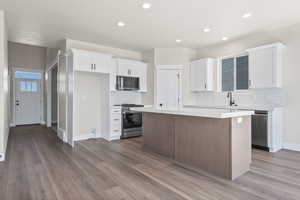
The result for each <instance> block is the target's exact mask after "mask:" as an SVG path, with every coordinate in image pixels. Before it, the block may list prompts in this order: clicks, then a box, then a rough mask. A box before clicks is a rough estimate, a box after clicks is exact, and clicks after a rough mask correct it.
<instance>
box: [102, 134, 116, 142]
mask: <svg viewBox="0 0 300 200" xmlns="http://www.w3.org/2000/svg"><path fill="white" fill-rule="evenodd" d="M102 138H103V139H105V140H107V141H112V140H119V139H120V138H121V136H120V135H116V136H111V137H108V135H104V136H103V137H102Z"/></svg>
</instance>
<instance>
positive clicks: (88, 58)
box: [72, 49, 111, 73]
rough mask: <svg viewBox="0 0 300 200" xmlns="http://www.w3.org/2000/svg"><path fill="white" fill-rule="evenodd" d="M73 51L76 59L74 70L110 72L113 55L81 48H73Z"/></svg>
mask: <svg viewBox="0 0 300 200" xmlns="http://www.w3.org/2000/svg"><path fill="white" fill-rule="evenodd" d="M72 52H73V59H74V70H76V71H85V72H98V73H110V65H111V55H107V54H101V53H97V52H92V51H85V50H80V49H72Z"/></svg>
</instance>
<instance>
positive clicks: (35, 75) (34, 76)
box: [15, 71, 42, 79]
mask: <svg viewBox="0 0 300 200" xmlns="http://www.w3.org/2000/svg"><path fill="white" fill-rule="evenodd" d="M15 77H16V78H24V79H41V78H42V74H41V73H33V72H21V71H16V73H15Z"/></svg>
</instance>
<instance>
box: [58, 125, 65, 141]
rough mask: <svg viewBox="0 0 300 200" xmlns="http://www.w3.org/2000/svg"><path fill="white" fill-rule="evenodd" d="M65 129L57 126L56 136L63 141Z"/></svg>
mask: <svg viewBox="0 0 300 200" xmlns="http://www.w3.org/2000/svg"><path fill="white" fill-rule="evenodd" d="M65 132H66V131H65V130H63V129H61V128H58V129H57V136H58V137H59V138H60V139H61V140H62V141H64V142H65Z"/></svg>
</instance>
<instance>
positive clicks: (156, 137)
mask: <svg viewBox="0 0 300 200" xmlns="http://www.w3.org/2000/svg"><path fill="white" fill-rule="evenodd" d="M132 110H134V111H140V112H143V132H144V133H143V135H144V136H143V140H144V147H145V148H146V149H148V150H150V151H153V152H156V153H158V154H161V155H164V156H167V157H169V158H171V159H173V160H174V161H175V162H176V163H178V164H180V165H183V166H184V167H187V168H191V169H193V170H201V171H202V170H204V171H206V172H209V173H211V174H213V175H217V176H220V177H223V178H226V179H231V180H233V179H235V178H237V177H239V176H240V175H242V174H244V173H245V172H247V171H248V170H249V167H250V163H251V115H252V114H254V112H253V111H240V110H230V109H197V108H182V109H179V110H161V109H157V108H154V107H145V108H132Z"/></svg>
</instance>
